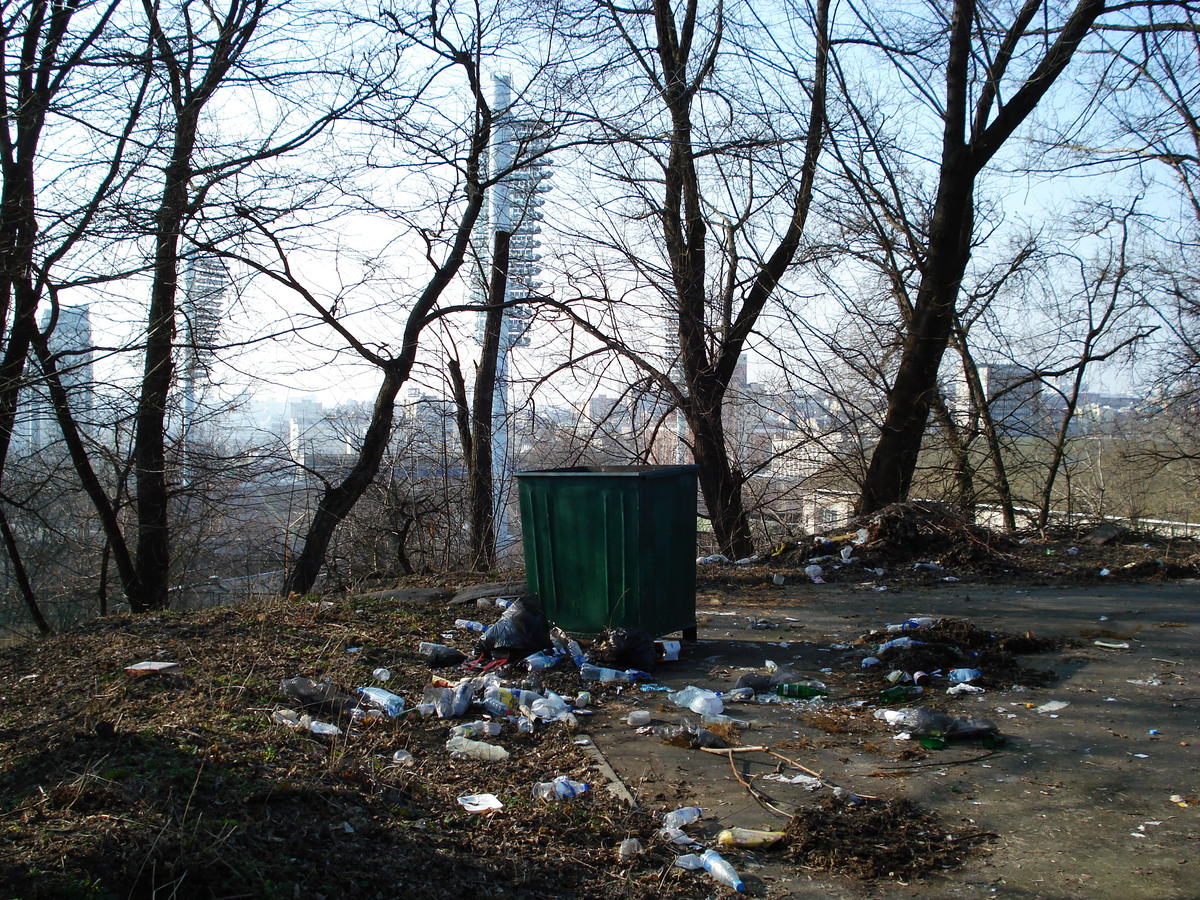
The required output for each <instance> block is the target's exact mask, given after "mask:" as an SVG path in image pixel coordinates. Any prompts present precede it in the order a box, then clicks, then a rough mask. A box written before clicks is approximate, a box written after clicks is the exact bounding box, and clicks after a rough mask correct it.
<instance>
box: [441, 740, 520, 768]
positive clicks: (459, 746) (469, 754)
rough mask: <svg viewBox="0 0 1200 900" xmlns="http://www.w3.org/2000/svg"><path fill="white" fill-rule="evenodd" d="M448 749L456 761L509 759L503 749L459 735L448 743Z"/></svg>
mask: <svg viewBox="0 0 1200 900" xmlns="http://www.w3.org/2000/svg"><path fill="white" fill-rule="evenodd" d="M446 749H447V750H449V751H450V755H451V756H452V757H454V758H455V759H479V760H484V761H487V762H496V761H499V760H502V759H508V751H507V750H505V749H504V748H503V747H500V746H498V745H496V744H489V743H486V742H484V741H473V740H471V739H470V738H465V737H461V736H457V735H456V736H455V737H452V738H450V740H448V741H446Z"/></svg>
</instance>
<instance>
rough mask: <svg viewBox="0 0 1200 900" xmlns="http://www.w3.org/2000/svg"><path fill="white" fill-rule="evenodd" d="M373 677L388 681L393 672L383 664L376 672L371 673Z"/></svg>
mask: <svg viewBox="0 0 1200 900" xmlns="http://www.w3.org/2000/svg"><path fill="white" fill-rule="evenodd" d="M371 677H372V678H374V679H375V680H376V681H387V680H388V679H389V678H391V677H392V673H391V672H389V671H388V670H387V669H385V668H384V667H383V666H380V667H379V668H378V669H376V670H375V671H374V672H372V673H371Z"/></svg>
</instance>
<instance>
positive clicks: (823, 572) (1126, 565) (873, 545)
mask: <svg viewBox="0 0 1200 900" xmlns="http://www.w3.org/2000/svg"><path fill="white" fill-rule="evenodd" d="M701 563H702V565H701V567H700V573H699V583H700V585H701V587H702V588H707V589H714V590H716V589H720V588H722V587H723V586H724V587H728V588H733V589H736V590H738V591H752V590H755V589H765V590H767V591H768V592H769V588H770V586H771V585H772V584H774V585H776V586H780V585H782V584H785V583H792V582H811V583H814V584H823V583H827V582H852V583H856V584H860V583H864V582H869V583H872V584H874V585H875V586H876V587H877V588H878V589H880V590H884V589H888V588H889V587H894V586H895V587H898V586H909V585H929V586H933V585H936V584H938V583H939V582H959V581H966V582H976V583H996V582H1011V581H1013V580H1020V581H1022V582H1025V583H1029V584H1043V583H1045V584H1054V583H1089V582H1103V581H1121V582H1137V581H1170V580H1177V579H1180V578H1188V577H1197V576H1200V545H1198V544H1197V542H1196V541H1195V540H1194V539H1192V538H1187V537H1185V538H1163V537H1161V536H1157V535H1150V534H1141V533H1138V532H1135V531H1131V530H1128V529H1123V528H1120V527H1117V526H1115V525H1112V524H1110V523H1104V524H1102V525H1100V526H1094V525H1079V526H1074V527H1054V528H1048V529H1044V530H1040V531H1030V532H1025V533H1015V534H1005V533H1001V532H997V531H993V530H991V529H989V528H986V527H984V526H981V525H977V524H975V523H972V522H969V521H968V520H967V519H966V518H965V517H964V516H963V515H962V514H961V513H960V512H959V511H957V510H955V509H953V508H952V507H949V506H946V505H944V504H941V503H936V502H932V501H908V502H905V503H896V504H892V505H891V506H888V507H886V508H884V509H882V510H880V511H879V512H877V513H875V514H873V515H871V516H868V517H864V518H862V519H858V520H853V521H851V522H850V523H849V524H848V525H847V526H846V527H845V528H843V529H841V530H839V531H837V532H834V533H830V534H820V535H808V536H803V537H800V538H797V539H795V540H789V541H784V542H782V543H779V544H777V545H776V546H775V547H774V548H773V549H772V550H771V551H770V552H769V553H767V554H763V555H762V556H756V557H751V558H748V559H744V560H738V561H737V562H730V561H729V560H727V559H725V558H724V557H721V556H719V555H713V556H708V557H702V558H701Z"/></svg>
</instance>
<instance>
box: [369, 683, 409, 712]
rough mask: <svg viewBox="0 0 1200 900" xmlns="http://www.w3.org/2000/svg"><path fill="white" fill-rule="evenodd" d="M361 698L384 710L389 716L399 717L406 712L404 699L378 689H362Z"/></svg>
mask: <svg viewBox="0 0 1200 900" xmlns="http://www.w3.org/2000/svg"><path fill="white" fill-rule="evenodd" d="M358 693H359V696H361V697H362V698H363V700H365V701H366V702H367V703H369V704H371V705H372V706H374V707H376V708H378V709H382V710H383V711H384V712H385V713H387V714H388V715H389V716H398V715H400V713H402V712H404V698H403V697H401V696H400V695H399V694H393V693H392V692H391V691H386V690H384V689H383V688H378V687H360V688H359V689H358Z"/></svg>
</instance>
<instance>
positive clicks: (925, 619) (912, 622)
mask: <svg viewBox="0 0 1200 900" xmlns="http://www.w3.org/2000/svg"><path fill="white" fill-rule="evenodd" d="M936 621H937V619H935V618H934V617H933V616H914V617H913V618H911V619H905V620H904V621H903V622H901V623H900V624H898V625H889V626H888V627H887V630H888V631H889V632H890V633H891V634H897V633H898V632H901V631H914V630H915V629H917V628H924V627H926V626H928V625H932V624H933V623H934V622H936Z"/></svg>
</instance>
